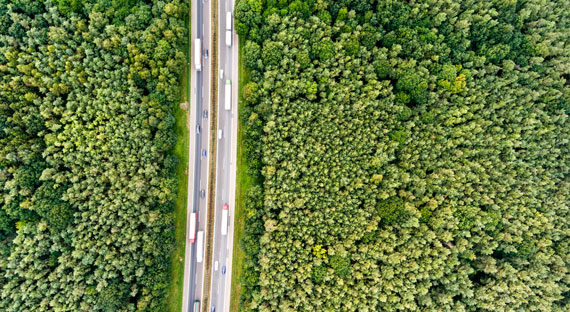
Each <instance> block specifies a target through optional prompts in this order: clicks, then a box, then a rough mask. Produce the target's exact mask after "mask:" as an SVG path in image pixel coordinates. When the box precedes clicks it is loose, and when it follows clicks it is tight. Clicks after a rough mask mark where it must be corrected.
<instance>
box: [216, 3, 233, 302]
mask: <svg viewBox="0 0 570 312" xmlns="http://www.w3.org/2000/svg"><path fill="white" fill-rule="evenodd" d="M233 5H234V3H233V1H231V0H227V1H222V2H220V5H219V6H218V17H219V18H218V33H219V36H218V37H219V38H220V40H219V42H218V49H219V50H218V51H219V53H218V55H219V62H218V64H219V68H218V69H217V70H220V69H221V70H223V71H224V79H220V81H219V86H220V87H219V88H218V99H219V101H218V103H217V105H218V106H217V107H218V127H217V129H222V134H223V135H222V138H221V139H218V142H217V160H216V161H217V166H216V168H217V172H216V198H215V222H214V246H213V261H218V262H219V270H218V271H213V272H212V283H211V289H210V308H211V307H215V308H216V311H222V312H223V311H228V310H229V307H228V305H227V303H226V302H229V296H230V293H229V287H227V286H229V283H230V279H231V250H232V246H231V243H230V244H228V242H233V239H232V235H233V227H229V224H222V222H221V221H222V218H221V215H222V207H223V205H224V204H226V203H227V204H228V205H229V220H233V216H234V207H233V206H234V203H235V200H234V199H235V195H234V194H235V190H234V189H232V185H233V186H234V187H235V183H233V180H235V164H234V163H232V159H235V155H234V154H235V152H236V151H235V148H233V147H235V145H236V142H235V140H236V134H235V131H236V129H237V92H235V90H236V89H237V83H238V81H237V72H236V70H235V67H236V66H235V65H234V63H233V62H234V52H235V51H234V46H235V44H236V43H237V41H236V39H237V37H236V36H235V35H232V46H231V47H228V46H227V45H226V42H225V33H226V13H227V12H232V24H233ZM231 26H232V27H231V28H232V33H234V34H235V32H234V27H233V25H231ZM228 79H229V80H231V85H232V97H231V100H232V105H231V110H229V111H228V110H225V103H224V100H225V81H226V80H228ZM232 170H233V174H232ZM232 179H233V180H232ZM230 223H233V221H230ZM222 227H226V228H228V233H227V235H221V231H222ZM223 267H225V268H226V273H225V274H223V273H222V268H223ZM226 289H228V290H226Z"/></svg>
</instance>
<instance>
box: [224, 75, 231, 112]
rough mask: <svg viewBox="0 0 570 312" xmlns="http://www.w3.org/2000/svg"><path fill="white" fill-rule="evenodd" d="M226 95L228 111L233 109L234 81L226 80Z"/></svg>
mask: <svg viewBox="0 0 570 312" xmlns="http://www.w3.org/2000/svg"><path fill="white" fill-rule="evenodd" d="M224 93H225V95H224V96H225V108H226V110H231V109H232V81H231V80H226V89H225V91H224Z"/></svg>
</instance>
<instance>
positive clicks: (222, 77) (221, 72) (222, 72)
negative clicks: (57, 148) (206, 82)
mask: <svg viewBox="0 0 570 312" xmlns="http://www.w3.org/2000/svg"><path fill="white" fill-rule="evenodd" d="M220 80H224V70H223V69H220Z"/></svg>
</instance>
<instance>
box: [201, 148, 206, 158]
mask: <svg viewBox="0 0 570 312" xmlns="http://www.w3.org/2000/svg"><path fill="white" fill-rule="evenodd" d="M202 158H206V150H205V149H203V150H202Z"/></svg>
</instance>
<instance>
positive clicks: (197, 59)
mask: <svg viewBox="0 0 570 312" xmlns="http://www.w3.org/2000/svg"><path fill="white" fill-rule="evenodd" d="M201 51H202V41H201V40H200V38H196V40H194V66H195V67H196V70H197V71H201V70H202V53H200V52H201Z"/></svg>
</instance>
